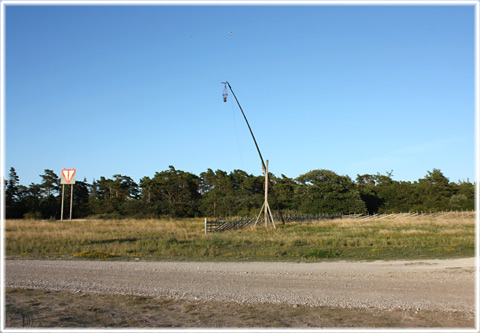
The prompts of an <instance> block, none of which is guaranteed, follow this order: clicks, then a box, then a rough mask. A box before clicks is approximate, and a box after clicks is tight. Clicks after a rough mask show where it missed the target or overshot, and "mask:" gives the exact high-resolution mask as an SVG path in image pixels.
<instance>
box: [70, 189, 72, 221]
mask: <svg viewBox="0 0 480 333" xmlns="http://www.w3.org/2000/svg"><path fill="white" fill-rule="evenodd" d="M72 206H73V184H71V185H70V221H71V220H72Z"/></svg>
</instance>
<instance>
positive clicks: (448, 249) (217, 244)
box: [5, 214, 475, 262]
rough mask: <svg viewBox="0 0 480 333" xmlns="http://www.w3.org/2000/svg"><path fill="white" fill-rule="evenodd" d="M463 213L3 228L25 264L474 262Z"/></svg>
mask: <svg viewBox="0 0 480 333" xmlns="http://www.w3.org/2000/svg"><path fill="white" fill-rule="evenodd" d="M474 233H475V219H474V217H473V216H471V214H470V215H466V214H456V215H454V214H446V215H436V216H421V217H405V216H403V215H397V216H395V215H394V216H390V217H387V218H381V219H366V220H360V219H337V220H328V221H313V222H301V223H287V225H286V226H281V225H277V229H275V230H274V229H265V228H264V227H258V228H256V229H255V228H247V229H243V230H237V231H227V232H222V233H209V234H207V235H205V234H204V222H203V220H202V219H188V220H112V221H108V220H86V221H38V220H7V221H6V222H5V235H6V253H7V255H8V256H13V257H25V258H87V259H105V258H108V260H115V259H120V260H125V259H132V260H134V259H136V258H139V259H150V260H196V261H203V260H205V261H212V260H213V261H307V262H310V261H319V260H376V259H420V258H455V257H470V256H474V246H475V237H474Z"/></svg>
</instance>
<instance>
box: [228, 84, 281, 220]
mask: <svg viewBox="0 0 480 333" xmlns="http://www.w3.org/2000/svg"><path fill="white" fill-rule="evenodd" d="M222 83H225V84H227V85H228V88H229V89H230V91H231V92H232V95H233V97H235V100H236V101H237V104H238V107H239V108H240V111H242V115H243V118H244V119H245V122H246V123H247V126H248V129H249V130H250V134H251V135H252V138H253V142H255V147H257V151H258V155H259V156H260V160H262V167H263V169H266V167H265V162H264V161H263V157H262V153H261V152H260V148H258V144H257V140H256V139H255V135H253V131H252V128H251V127H250V124H249V123H248V120H247V117H246V116H245V112H243V109H242V106H241V105H240V102H239V101H238V99H237V96H235V93H234V92H233V89H232V86H231V85H230V83H228V81H225V82H222ZM268 182H269V184H270V187H271V189H272V194H273V199H274V200H275V205H276V206H277V209H278V214H279V215H280V219H281V220H282V224H285V220H284V219H283V215H282V212H281V210H280V204H279V203H278V199H277V194H276V193H275V191H274V189H273V184H272V182H271V180H270V179H268Z"/></svg>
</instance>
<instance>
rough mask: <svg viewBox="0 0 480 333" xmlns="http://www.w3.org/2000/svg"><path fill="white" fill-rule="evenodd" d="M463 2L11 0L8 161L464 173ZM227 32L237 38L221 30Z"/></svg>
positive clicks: (118, 170) (401, 174) (35, 177)
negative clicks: (111, 0)
mask: <svg viewBox="0 0 480 333" xmlns="http://www.w3.org/2000/svg"><path fill="white" fill-rule="evenodd" d="M474 19H475V18H474V7H473V6H323V5H317V6H195V7H192V6H160V5H157V6H14V5H8V6H6V22H5V24H6V41H5V50H6V66H5V67H6V76H5V81H6V94H5V95H6V102H5V121H6V125H5V130H6V133H5V141H6V144H5V169H6V173H7V174H8V170H9V169H10V167H14V168H15V169H16V171H17V174H18V175H19V177H20V182H21V183H22V184H25V185H28V184H30V183H32V182H34V183H39V182H40V176H39V175H40V174H43V171H44V169H52V170H54V171H55V172H56V173H57V174H58V175H60V174H61V172H60V171H61V169H64V168H75V169H77V179H83V178H87V180H88V181H89V182H91V181H92V180H93V179H99V178H100V177H101V176H105V177H107V178H110V177H112V176H113V175H114V174H122V175H128V176H130V177H132V178H133V179H134V180H135V181H137V182H138V181H139V180H140V178H142V177H144V176H149V177H152V176H153V175H154V174H155V172H156V171H163V170H166V169H168V167H169V165H173V166H174V167H175V168H177V169H180V170H184V171H188V172H192V173H194V174H197V175H199V174H200V173H201V172H204V171H206V170H207V169H208V168H211V169H213V170H217V169H220V170H225V171H227V172H230V171H233V170H234V169H242V170H245V171H246V172H248V173H251V174H254V175H260V174H261V164H260V160H259V157H258V155H257V152H256V149H255V146H254V143H253V141H252V139H251V137H250V133H249V132H248V128H247V127H246V124H245V122H244V120H243V118H242V115H241V113H240V110H239V109H238V107H237V106H236V104H235V101H234V100H233V98H232V96H230V97H229V100H228V102H227V103H223V102H222V97H221V94H222V91H223V85H222V84H221V82H222V81H225V80H227V81H229V82H230V84H231V85H232V88H233V90H234V92H235V94H236V95H237V97H238V99H239V101H240V103H241V104H242V107H243V109H244V111H245V113H246V115H247V118H248V120H249V122H250V125H251V126H252V129H253V132H254V133H255V135H256V137H257V141H258V144H259V146H260V149H261V151H262V154H263V156H264V158H265V159H268V160H270V171H271V172H273V173H274V174H275V175H277V176H280V175H281V174H285V175H286V176H288V177H292V178H295V177H298V176H299V175H301V174H303V173H306V172H308V171H310V170H314V169H328V170H332V171H335V172H336V173H338V174H341V175H348V176H350V177H351V178H353V179H355V178H356V176H357V174H376V173H381V174H385V173H386V172H390V171H392V170H393V178H394V179H396V180H407V181H415V180H418V179H419V178H423V177H424V176H425V175H426V174H427V171H431V170H432V169H433V168H437V169H440V170H442V172H443V173H444V174H445V176H447V177H448V178H449V179H450V180H451V181H458V180H466V179H467V178H469V179H470V181H473V180H474V178H475V177H474V175H475V165H474V163H475V146H474V139H475V126H474V121H475V109H474V105H475V104H474V101H475V94H474V50H475V48H474V46H475V43H474ZM230 31H231V32H232V33H230Z"/></svg>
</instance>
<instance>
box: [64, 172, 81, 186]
mask: <svg viewBox="0 0 480 333" xmlns="http://www.w3.org/2000/svg"><path fill="white" fill-rule="evenodd" d="M76 171H77V170H75V169H63V170H62V180H64V181H65V183H66V184H70V182H71V181H72V179H73V182H72V184H74V183H75V178H74V176H75V172H76ZM62 183H63V182H62Z"/></svg>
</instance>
